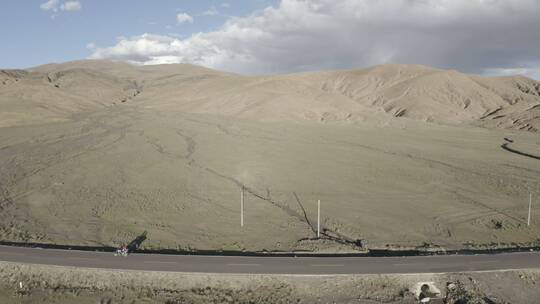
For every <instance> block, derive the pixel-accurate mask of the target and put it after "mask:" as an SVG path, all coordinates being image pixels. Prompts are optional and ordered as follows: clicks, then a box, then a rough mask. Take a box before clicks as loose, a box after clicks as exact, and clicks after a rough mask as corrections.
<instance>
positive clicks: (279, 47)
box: [91, 0, 540, 73]
mask: <svg viewBox="0 0 540 304" xmlns="http://www.w3.org/2000/svg"><path fill="white" fill-rule="evenodd" d="M538 11H540V1H538V0H515V1H506V0H452V1H449V0H378V1H372V0H341V1H335V0H309V1H308V0H282V1H281V2H280V4H279V5H278V6H277V7H268V8H266V9H264V10H261V11H258V12H255V13H254V14H252V15H250V16H246V17H241V18H239V17H231V18H230V19H228V20H227V21H226V23H225V24H224V25H223V26H221V28H219V29H218V30H216V31H211V32H202V33H195V34H193V35H192V36H191V37H187V38H184V39H179V38H175V37H169V36H159V35H151V34H143V35H140V36H135V37H130V38H126V39H123V40H121V41H119V42H118V43H117V44H116V45H114V46H111V47H107V48H97V49H96V50H95V51H94V52H93V54H92V55H91V57H92V58H114V59H119V60H129V61H132V62H138V63H142V64H154V63H163V62H167V63H170V62H187V63H194V64H200V65H204V66H208V67H211V68H216V69H222V70H228V71H235V72H241V73H277V72H280V73H281V72H296V71H305V70H316V69H326V68H359V67H365V66H370V65H374V64H380V63H418V64H425V65H430V66H436V67H441V68H454V69H458V70H461V71H464V72H474V73H486V72H489V71H495V70H494V69H511V68H515V67H520V68H525V69H529V70H532V69H538V68H539V67H540V58H539V55H538V50H539V49H540V31H538V30H537V29H539V28H540V18H538V16H537V12H538ZM180 15H182V17H178V21H179V22H181V21H182V22H193V19H192V18H191V16H189V15H187V14H179V15H178V16H180ZM184 15H185V16H184ZM190 20H191V21H190Z"/></svg>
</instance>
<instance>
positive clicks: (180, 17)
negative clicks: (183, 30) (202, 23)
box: [176, 13, 193, 24]
mask: <svg viewBox="0 0 540 304" xmlns="http://www.w3.org/2000/svg"><path fill="white" fill-rule="evenodd" d="M176 22H177V23H178V24H181V23H185V22H189V23H193V17H191V16H190V15H188V14H186V13H178V14H177V15H176Z"/></svg>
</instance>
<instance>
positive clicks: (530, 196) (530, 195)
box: [527, 193, 532, 227]
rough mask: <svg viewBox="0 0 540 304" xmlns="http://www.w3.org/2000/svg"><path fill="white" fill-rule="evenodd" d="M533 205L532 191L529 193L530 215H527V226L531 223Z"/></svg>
mask: <svg viewBox="0 0 540 304" xmlns="http://www.w3.org/2000/svg"><path fill="white" fill-rule="evenodd" d="M531 206H532V193H529V216H528V217H527V227H529V226H530V225H531Z"/></svg>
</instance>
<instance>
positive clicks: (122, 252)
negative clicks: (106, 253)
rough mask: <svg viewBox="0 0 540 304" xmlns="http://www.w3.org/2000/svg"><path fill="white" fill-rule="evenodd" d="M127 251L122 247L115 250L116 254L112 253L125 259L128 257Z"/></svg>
mask: <svg viewBox="0 0 540 304" xmlns="http://www.w3.org/2000/svg"><path fill="white" fill-rule="evenodd" d="M128 253H129V252H128V249H127V248H126V247H123V248H118V249H116V252H115V253H114V256H123V257H127V256H128Z"/></svg>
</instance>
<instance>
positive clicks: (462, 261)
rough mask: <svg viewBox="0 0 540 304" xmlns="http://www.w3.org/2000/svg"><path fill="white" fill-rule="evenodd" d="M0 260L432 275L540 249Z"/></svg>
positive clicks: (508, 260) (517, 260)
mask: <svg viewBox="0 0 540 304" xmlns="http://www.w3.org/2000/svg"><path fill="white" fill-rule="evenodd" d="M0 261H7V262H18V263H32V264H46V265H60V266H76V267H91V268H107V269H125V270H151V271H175V272H200V273H250V274H304V275H317V274H318V275H320V274H370V273H380V274H382V273H429V272H461V271H479V270H504V269H523V268H540V252H522V253H504V254H496V255H487V254H483V255H445V256H418V257H301V258H300V257H297V258H294V257H236V256H186V255H152V254H132V255H130V256H128V257H115V256H114V255H113V254H112V253H106V252H87V251H72V250H56V249H39V248H23V247H10V246H0Z"/></svg>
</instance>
